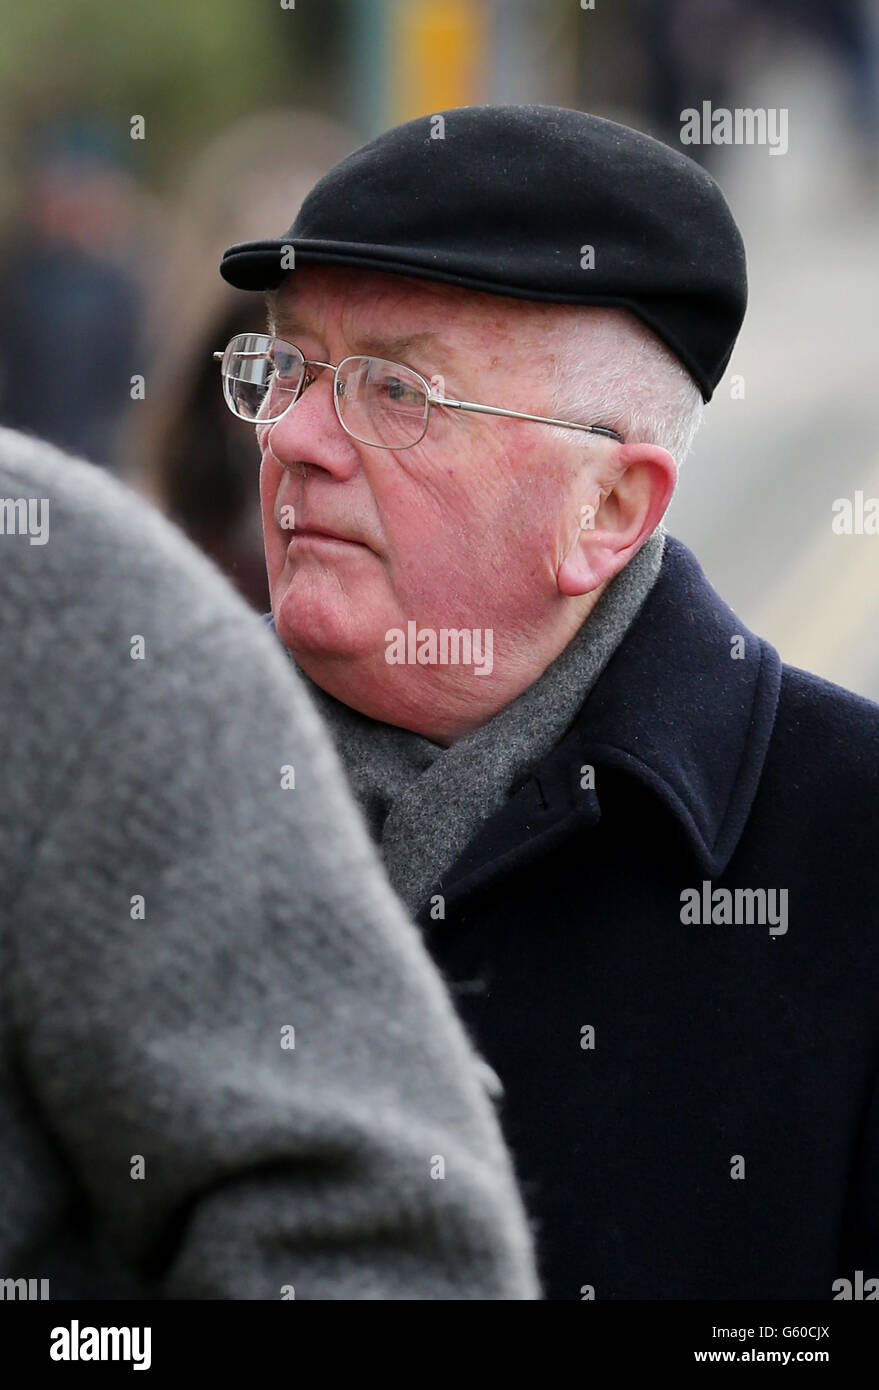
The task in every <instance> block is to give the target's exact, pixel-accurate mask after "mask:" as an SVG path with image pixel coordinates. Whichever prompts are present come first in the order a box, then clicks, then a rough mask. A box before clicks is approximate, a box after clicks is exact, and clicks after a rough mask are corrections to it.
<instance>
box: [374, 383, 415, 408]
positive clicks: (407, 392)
mask: <svg viewBox="0 0 879 1390" xmlns="http://www.w3.org/2000/svg"><path fill="white" fill-rule="evenodd" d="M382 389H383V391H384V394H385V396H386V398H387V400H389V401H393V402H394V403H395V404H401V405H413V406H414V405H418V404H419V402H420V399H421V392H420V391H417V390H416V389H415V388H414V387H413V386H412V384H411V383H410V382H408V381H401V380H400V378H399V377H396V376H389V377H385V380H384V381H383V383H382Z"/></svg>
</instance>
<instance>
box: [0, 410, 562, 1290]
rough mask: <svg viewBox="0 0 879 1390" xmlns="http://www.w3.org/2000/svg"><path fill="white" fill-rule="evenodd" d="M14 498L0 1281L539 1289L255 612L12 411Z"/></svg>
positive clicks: (59, 1286) (442, 1035)
mask: <svg viewBox="0 0 879 1390" xmlns="http://www.w3.org/2000/svg"><path fill="white" fill-rule="evenodd" d="M0 493H2V495H3V496H4V497H8V498H11V499H16V498H28V497H33V498H48V499H49V522H50V528H49V537H48V542H47V543H46V544H45V545H39V544H35V545H31V544H30V540H29V537H28V536H26V535H20V534H4V535H2V536H0V547H2V563H0V671H2V677H0V690H2V714H0V719H2V727H3V729H4V732H5V749H4V753H3V762H2V784H3V800H2V833H0V885H2V905H0V991H2V994H0V1278H2V1279H12V1278H34V1279H49V1281H50V1296H51V1297H53V1298H64V1297H73V1298H76V1297H114V1296H129V1297H132V1296H133V1297H196V1298H259V1299H278V1298H281V1297H282V1289H287V1290H288V1293H287V1295H286V1296H289V1288H290V1287H291V1286H292V1288H293V1289H294V1290H295V1297H296V1298H306V1299H309V1298H311V1299H342V1298H364V1299H384V1298H391V1299H392V1298H407V1299H412V1298H437V1299H439V1298H454V1299H462V1298H489V1299H490V1298H513V1299H522V1298H531V1297H534V1296H536V1293H537V1289H536V1283H535V1275H534V1267H533V1262H532V1253H531V1242H530V1234H529V1231H528V1229H527V1225H526V1221H525V1218H524V1215H523V1211H522V1207H521V1204H520V1201H519V1197H518V1194H517V1192H516V1188H515V1184H514V1179H513V1174H512V1170H511V1166H510V1162H509V1159H508V1155H507V1153H506V1150H505V1148H504V1146H503V1142H502V1139H501V1137H500V1132H499V1129H498V1125H497V1121H496V1118H495V1115H494V1113H493V1108H492V1103H491V1101H490V1099H489V1098H488V1095H487V1094H486V1073H488V1074H489V1075H490V1072H489V1069H488V1068H487V1067H486V1066H485V1064H484V1063H482V1062H481V1061H480V1059H479V1058H478V1057H477V1056H476V1054H475V1052H474V1051H473V1049H472V1047H471V1046H470V1044H469V1043H468V1041H467V1040H466V1038H465V1035H464V1033H463V1031H462V1029H461V1027H460V1025H459V1023H458V1021H457V1019H456V1017H455V1014H454V1010H453V1008H452V1005H451V1003H450V1001H449V999H448V997H447V995H446V993H445V991H444V989H443V987H442V985H441V982H440V980H439V978H438V976H437V974H436V972H435V970H434V968H433V967H432V965H431V963H430V961H429V958H428V956H427V954H426V952H425V949H424V947H423V945H422V943H421V941H420V940H419V937H418V933H417V932H416V930H415V929H414V927H412V925H411V924H410V923H409V922H407V921H406V919H405V916H404V914H403V912H402V909H401V907H400V905H399V903H398V902H397V900H396V899H395V898H394V897H393V895H392V894H391V892H390V889H389V887H388V884H387V881H386V879H385V877H384V874H383V871H382V869H381V868H380V866H379V864H378V861H377V859H376V857H375V855H374V851H373V849H372V846H371V845H370V843H369V841H368V838H367V835H366V833H365V830H364V827H363V824H362V821H361V819H360V816H359V813H358V812H357V810H356V808H355V807H354V805H353V803H352V802H351V801H350V798H349V797H348V794H347V792H346V791H345V789H344V786H343V780H342V775H341V771H340V768H339V766H338V762H337V759H336V756H335V754H334V753H333V751H332V750H331V747H330V745H329V741H328V739H327V736H326V735H325V733H324V731H323V729H322V727H321V725H320V723H319V720H318V718H317V716H316V714H315V713H314V711H313V709H312V707H311V704H310V702H309V701H308V699H307V697H306V695H305V693H304V691H303V689H302V687H301V686H300V685H299V683H298V682H297V681H296V679H295V676H294V673H293V672H292V671H291V669H290V667H289V664H288V663H287V662H286V661H285V659H284V658H283V656H282V655H281V653H280V651H278V650H277V648H276V646H275V644H274V642H273V641H272V639H271V637H270V636H269V634H268V633H266V632H265V631H264V629H263V627H262V624H261V623H260V621H259V619H258V618H257V617H256V616H255V615H253V614H252V613H250V612H249V611H248V610H247V609H246V607H245V605H244V604H243V602H242V601H241V600H240V599H239V598H238V597H237V596H236V595H235V594H234V593H233V592H232V590H231V589H230V588H229V587H228V586H227V585H226V584H225V582H224V581H223V580H222V579H221V578H220V576H219V575H218V574H217V573H216V571H214V570H213V568H212V567H211V566H210V565H209V564H208V562H207V561H205V560H204V559H203V558H202V557H201V556H199V555H198V554H197V553H196V552H195V551H194V550H193V549H192V548H191V547H189V546H188V545H187V544H186V542H184V540H183V539H182V538H181V537H180V536H179V535H178V533H177V532H176V531H175V530H174V529H173V528H172V527H171V526H169V525H168V524H167V523H165V522H164V521H163V520H162V519H161V518H160V517H158V515H156V514H155V513H154V512H152V510H151V509H149V508H147V507H146V506H145V505H144V504H143V503H142V502H140V501H139V500H137V499H136V498H135V497H134V496H133V495H132V494H130V493H128V492H127V491H125V490H124V489H123V488H121V487H120V486H118V485H117V484H115V483H113V482H111V481H110V480H109V479H107V478H105V477H104V476H103V475H101V474H100V473H99V472H98V471H97V470H95V469H92V468H90V467H88V466H87V465H84V464H80V463H78V462H74V461H71V460H68V459H66V458H64V457H63V456H62V455H60V454H58V453H56V452H54V451H53V450H50V449H48V448H46V447H45V446H42V445H37V444H35V443H33V442H30V441H27V440H24V439H23V438H21V437H20V436H15V435H13V434H11V433H9V432H8V431H2V432H0ZM137 637H142V638H143V640H144V659H143V660H137V659H132V644H133V642H134V639H136V638H137ZM134 649H135V651H136V643H135V647H134ZM287 766H292V767H293V768H294V769H295V772H294V776H295V788H292V789H291V788H287V789H284V788H283V787H282V769H284V768H285V767H287ZM140 899H142V900H143V906H142V912H141V911H140V910H139V907H138V903H139V900H140ZM291 1028H292V1029H293V1030H294V1031H293V1032H292V1033H291V1032H290V1031H289V1030H290V1029H291ZM285 1030H287V1031H285ZM282 1040H286V1041H287V1042H288V1043H290V1042H292V1043H294V1044H295V1046H287V1047H284V1046H282ZM141 1160H142V1162H141ZM443 1170H444V1176H439V1174H440V1173H441V1172H443ZM141 1172H142V1176H138V1174H139V1173H141Z"/></svg>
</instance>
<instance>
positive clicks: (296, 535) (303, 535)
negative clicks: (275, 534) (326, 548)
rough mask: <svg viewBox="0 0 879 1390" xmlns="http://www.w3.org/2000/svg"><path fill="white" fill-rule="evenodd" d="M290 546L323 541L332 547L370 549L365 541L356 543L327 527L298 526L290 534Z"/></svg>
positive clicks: (349, 537)
mask: <svg viewBox="0 0 879 1390" xmlns="http://www.w3.org/2000/svg"><path fill="white" fill-rule="evenodd" d="M288 534H289V542H288V545H292V544H293V542H294V541H303V540H304V541H321V542H326V543H328V544H331V545H357V546H360V547H361V548H362V549H368V547H367V546H366V545H365V544H364V542H363V541H356V540H354V539H353V538H352V537H351V536H343V535H342V534H341V533H340V532H338V531H331V530H330V529H329V528H328V527H325V526H296V527H295V528H294V529H293V530H292V531H290V532H289V533H288Z"/></svg>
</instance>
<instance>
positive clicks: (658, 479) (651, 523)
mask: <svg viewBox="0 0 879 1390" xmlns="http://www.w3.org/2000/svg"><path fill="white" fill-rule="evenodd" d="M677 476H678V468H677V464H676V463H675V461H674V458H673V457H672V455H671V454H670V453H669V452H668V450H667V449H661V448H660V447H659V445H658V444H622V445H620V447H619V448H618V449H617V451H616V456H615V460H614V466H613V471H612V474H611V477H610V478H609V480H608V482H607V484H606V485H605V486H604V487H601V488H599V491H598V496H597V498H596V499H595V501H594V503H593V506H594V516H589V524H582V523H581V525H580V527H579V529H578V534H577V535H576V537H575V538H574V543H573V545H572V546H571V548H570V550H569V551H568V553H567V555H566V556H565V558H564V559H563V560H562V563H561V564H560V565H559V569H558V575H557V583H558V589H559V593H560V594H565V595H567V596H568V597H571V598H576V597H578V596H579V595H581V594H589V593H591V592H592V590H593V589H597V588H598V587H599V585H601V584H604V583H606V582H607V581H608V580H610V579H613V577H614V575H616V574H618V573H619V571H620V570H621V569H623V568H624V566H625V565H627V564H628V563H629V561H630V560H631V558H632V556H633V555H635V554H636V553H637V551H638V550H640V548H641V546H642V545H643V544H644V542H645V541H646V540H647V539H648V537H649V536H651V535H652V534H653V532H654V531H655V530H656V528H657V526H658V525H659V523H660V521H661V520H662V518H663V515H664V514H665V511H666V508H667V507H668V504H669V502H670V501H671V496H672V493H673V492H674V489H675V483H676V481H677Z"/></svg>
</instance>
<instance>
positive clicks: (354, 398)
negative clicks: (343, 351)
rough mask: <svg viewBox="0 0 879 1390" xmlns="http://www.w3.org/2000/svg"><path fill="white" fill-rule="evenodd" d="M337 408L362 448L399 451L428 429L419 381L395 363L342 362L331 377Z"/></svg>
mask: <svg viewBox="0 0 879 1390" xmlns="http://www.w3.org/2000/svg"><path fill="white" fill-rule="evenodd" d="M336 407H337V409H338V412H339V418H340V419H341V421H342V423H343V424H344V426H345V428H346V430H348V432H349V434H353V436H354V438H355V439H359V440H360V441H361V443H362V444H375V445H378V446H379V447H381V448H383V449H403V448H408V447H409V445H410V444H417V443H418V441H419V439H421V438H422V436H423V434H424V431H425V429H426V428H427V412H428V408H429V403H428V398H427V392H426V391H425V389H424V382H423V381H422V379H421V377H420V376H419V375H418V373H417V372H413V371H410V369H409V368H408V367H401V366H400V364H399V362H385V361H384V360H383V359H382V358H379V357H347V358H346V359H345V360H344V362H342V363H341V364H340V366H339V370H338V372H337V374H336Z"/></svg>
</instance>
